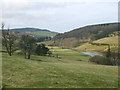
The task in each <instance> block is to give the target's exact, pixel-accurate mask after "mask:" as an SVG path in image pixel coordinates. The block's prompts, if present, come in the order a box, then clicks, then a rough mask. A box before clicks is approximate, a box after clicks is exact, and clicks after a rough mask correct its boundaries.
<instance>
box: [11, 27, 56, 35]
mask: <svg viewBox="0 0 120 90" xmlns="http://www.w3.org/2000/svg"><path fill="white" fill-rule="evenodd" d="M11 30H12V31H14V32H17V33H27V34H32V35H36V36H49V37H54V36H55V35H56V34H58V33H57V32H53V31H50V30H47V29H38V28H14V29H11Z"/></svg>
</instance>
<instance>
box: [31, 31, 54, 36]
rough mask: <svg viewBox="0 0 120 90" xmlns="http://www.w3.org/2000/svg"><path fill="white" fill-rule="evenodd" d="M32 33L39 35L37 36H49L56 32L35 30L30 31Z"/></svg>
mask: <svg viewBox="0 0 120 90" xmlns="http://www.w3.org/2000/svg"><path fill="white" fill-rule="evenodd" d="M31 34H33V35H39V36H49V37H54V36H55V35H56V33H53V32H46V31H35V32H31Z"/></svg>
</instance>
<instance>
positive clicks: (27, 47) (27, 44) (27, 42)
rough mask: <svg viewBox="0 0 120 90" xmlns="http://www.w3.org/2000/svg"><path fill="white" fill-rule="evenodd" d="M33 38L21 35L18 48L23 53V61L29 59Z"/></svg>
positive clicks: (32, 48) (33, 42)
mask: <svg viewBox="0 0 120 90" xmlns="http://www.w3.org/2000/svg"><path fill="white" fill-rule="evenodd" d="M34 46H35V38H34V37H32V36H30V35H22V37H21V40H20V48H21V50H22V51H23V53H24V56H25V59H30V57H31V53H32V51H33V50H34Z"/></svg>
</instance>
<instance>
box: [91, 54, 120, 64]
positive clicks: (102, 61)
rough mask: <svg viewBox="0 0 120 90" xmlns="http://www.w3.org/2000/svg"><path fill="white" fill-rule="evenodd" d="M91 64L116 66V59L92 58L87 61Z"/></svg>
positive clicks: (115, 57)
mask: <svg viewBox="0 0 120 90" xmlns="http://www.w3.org/2000/svg"><path fill="white" fill-rule="evenodd" d="M89 60H90V61H91V62H94V63H97V64H102V65H118V57H117V56H116V55H112V56H111V57H109V58H108V57H105V56H94V57H91V58H90V59H89Z"/></svg>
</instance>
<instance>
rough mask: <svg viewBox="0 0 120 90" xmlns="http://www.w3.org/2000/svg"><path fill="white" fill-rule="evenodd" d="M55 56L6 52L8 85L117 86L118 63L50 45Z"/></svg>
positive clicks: (5, 81)
mask: <svg viewBox="0 0 120 90" xmlns="http://www.w3.org/2000/svg"><path fill="white" fill-rule="evenodd" d="M49 48H50V49H51V51H52V52H53V55H54V57H46V56H35V55H32V58H31V60H25V59H24V58H23V56H21V55H17V54H14V56H12V57H10V56H8V55H7V54H5V53H3V65H2V66H3V86H4V87H6V88H9V87H11V88H21V87H22V88H117V87H118V86H117V85H118V83H117V82H118V68H117V66H107V65H97V64H94V63H91V62H88V59H89V58H90V56H87V55H84V54H81V53H78V52H75V51H71V50H67V49H61V48H58V47H49Z"/></svg>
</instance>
